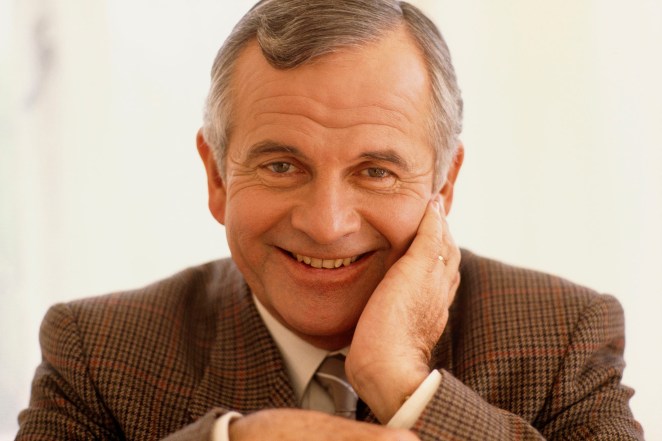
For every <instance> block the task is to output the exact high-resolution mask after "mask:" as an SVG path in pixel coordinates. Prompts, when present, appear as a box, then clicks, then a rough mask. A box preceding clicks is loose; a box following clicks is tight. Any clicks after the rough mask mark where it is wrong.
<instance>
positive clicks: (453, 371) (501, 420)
mask: <svg viewBox="0 0 662 441" xmlns="http://www.w3.org/2000/svg"><path fill="white" fill-rule="evenodd" d="M462 262H463V263H462V268H461V272H462V283H461V286H460V290H459V292H458V294H457V296H456V301H455V303H454V304H453V306H452V308H451V316H450V317H451V318H450V321H449V323H448V326H447V328H446V330H445V332H444V335H443V337H442V340H441V341H440V343H439V345H438V347H437V348H436V352H435V356H436V360H437V361H436V367H437V368H439V369H440V370H441V372H442V384H441V387H440V388H439V390H438V391H437V393H436V395H435V397H434V398H433V400H432V401H431V402H430V405H429V406H428V407H427V409H426V410H425V412H424V413H423V415H421V418H420V419H419V421H418V423H417V424H416V426H415V428H414V430H415V431H416V432H417V433H418V434H419V436H420V437H421V439H423V440H486V439H502V440H513V439H564V440H565V439H605V440H607V439H608V440H617V439H642V434H641V428H640V427H639V425H638V424H637V422H636V421H635V420H634V419H633V417H632V415H631V413H630V411H629V408H628V399H629V397H630V396H631V394H632V392H631V391H630V390H629V389H628V388H626V387H624V386H622V385H621V384H620V378H621V374H622V370H623V366H624V363H623V359H622V351H623V318H622V311H621V310H620V307H619V305H618V303H617V302H616V300H615V299H613V298H611V297H609V296H599V295H597V294H595V293H593V292H591V291H590V290H587V289H585V288H582V287H579V286H576V285H573V284H571V283H569V282H567V281H563V280H561V279H558V278H555V277H552V276H549V275H545V274H541V273H536V272H533V271H528V270H523V269H518V268H513V267H509V266H506V265H503V264H501V263H498V262H495V261H491V260H488V259H484V258H480V257H477V256H475V255H473V254H471V253H469V252H466V251H463V260H462ZM40 340H41V347H42V353H43V362H42V364H41V365H40V366H39V367H38V368H37V371H36V373H35V377H34V381H33V385H32V397H31V401H30V405H29V407H28V408H27V409H26V410H24V411H23V412H22V413H21V414H20V416H19V422H20V431H19V433H18V435H17V439H20V440H54V439H62V440H74V439H81V440H83V439H90V440H91V439H107V440H114V439H118V440H120V439H130V440H155V439H162V438H164V437H168V439H170V440H193V439H207V438H208V436H209V433H210V429H211V427H212V425H213V421H214V419H215V418H216V417H218V416H219V415H222V414H223V413H224V412H226V411H228V410H236V411H239V412H242V413H250V412H253V411H256V410H259V409H264V408H275V407H295V405H296V402H295V398H294V392H293V390H292V387H291V385H290V383H289V380H288V378H287V374H286V371H285V368H284V365H283V361H282V360H281V357H280V354H279V352H278V349H277V348H276V346H275V344H274V343H273V341H272V339H271V337H270V335H269V333H268V331H267V329H266V328H265V326H264V324H263V323H262V321H261V319H260V317H259V315H258V313H257V311H256V310H255V307H254V305H253V303H252V300H251V298H250V293H249V291H248V288H247V287H246V285H245V282H244V281H243V279H242V277H241V275H240V274H239V272H238V271H237V270H236V268H235V267H234V265H233V264H232V262H231V261H230V260H221V261H217V262H212V263H209V264H207V265H203V266H200V267H196V268H191V269H188V270H185V271H183V272H181V273H179V274H177V275H175V276H173V277H171V278H169V279H166V280H164V281H161V282H158V283H156V284H153V285H151V286H148V287H146V288H143V289H140V290H136V291H132V292H122V293H116V294H111V295H107V296H102V297H96V298H91V299H85V300H80V301H76V302H72V303H69V304H60V305H56V306H54V307H53V308H51V309H50V310H49V312H48V313H47V315H46V317H45V319H44V322H43V324H42V328H41V334H40ZM359 413H360V415H361V417H362V418H363V419H364V420H366V421H370V422H375V421H376V420H375V417H374V415H373V414H372V413H371V412H370V411H369V409H363V410H362V411H361V412H359Z"/></svg>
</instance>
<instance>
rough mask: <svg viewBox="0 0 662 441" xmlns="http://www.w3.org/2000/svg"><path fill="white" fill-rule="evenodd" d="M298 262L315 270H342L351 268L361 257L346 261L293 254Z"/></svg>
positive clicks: (346, 259)
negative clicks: (342, 268) (345, 267)
mask: <svg viewBox="0 0 662 441" xmlns="http://www.w3.org/2000/svg"><path fill="white" fill-rule="evenodd" d="M293 256H294V257H295V258H296V259H297V261H298V262H303V263H305V264H306V265H310V266H312V267H313V268H318V269H319V268H326V269H334V268H340V267H341V266H349V265H351V264H352V263H354V262H356V260H357V259H358V258H359V256H354V257H345V258H344V259H317V258H315V257H308V256H303V255H301V254H293Z"/></svg>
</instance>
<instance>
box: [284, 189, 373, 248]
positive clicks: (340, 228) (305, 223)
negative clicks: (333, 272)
mask: <svg viewBox="0 0 662 441" xmlns="http://www.w3.org/2000/svg"><path fill="white" fill-rule="evenodd" d="M307 187H308V188H306V190H305V191H304V194H303V197H302V198H301V200H300V201H298V203H297V204H296V207H295V208H294V210H292V218H291V222H292V226H293V227H294V228H296V229H298V230H299V231H302V232H304V233H305V234H306V235H307V236H308V237H310V238H311V239H312V240H313V241H315V243H318V244H320V245H329V244H333V243H335V242H336V241H338V240H340V239H342V238H344V237H346V236H349V235H351V234H352V233H356V232H358V231H359V230H360V228H361V216H360V214H359V212H358V211H357V208H358V206H357V203H356V200H355V199H356V197H355V195H354V192H353V191H352V189H351V188H347V187H345V186H344V185H343V183H342V182H335V183H331V182H329V180H324V181H318V182H311V183H309V184H308V186H307Z"/></svg>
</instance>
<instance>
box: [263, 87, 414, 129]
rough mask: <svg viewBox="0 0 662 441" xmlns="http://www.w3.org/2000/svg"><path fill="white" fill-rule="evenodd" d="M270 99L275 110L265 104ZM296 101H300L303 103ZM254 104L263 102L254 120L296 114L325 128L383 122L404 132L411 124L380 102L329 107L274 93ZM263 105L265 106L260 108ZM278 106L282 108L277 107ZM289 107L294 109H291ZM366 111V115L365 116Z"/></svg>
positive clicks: (406, 116)
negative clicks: (274, 104) (261, 117)
mask: <svg viewBox="0 0 662 441" xmlns="http://www.w3.org/2000/svg"><path fill="white" fill-rule="evenodd" d="M272 100H274V101H275V102H276V106H275V107H276V109H275V110H272V109H271V106H269V101H272ZM297 101H304V102H305V104H304V103H301V102H297ZM265 102H266V105H265ZM254 103H255V104H258V103H263V104H262V106H260V107H261V108H262V110H260V111H258V112H256V114H255V119H257V118H258V117H260V116H265V115H288V116H299V117H302V118H305V119H307V120H309V121H310V122H312V123H314V124H316V125H318V126H321V127H323V128H327V129H346V128H351V127H358V126H361V125H383V126H386V127H390V128H392V129H394V130H397V131H399V132H401V133H404V134H406V133H407V131H406V130H404V129H403V127H406V126H407V125H412V123H413V122H412V121H411V120H410V118H409V116H408V115H407V114H405V113H403V112H400V111H399V110H397V108H394V109H391V108H387V107H384V106H383V105H380V104H372V105H360V106H351V105H349V106H332V105H330V104H326V103H321V102H320V101H318V100H316V99H314V98H311V97H306V96H300V95H274V96H269V97H263V98H259V99H257V100H255V101H254ZM265 107H266V109H264V108H265ZM281 107H282V109H283V110H280V109H279V108H281ZM293 107H295V108H296V109H295V110H292V108H293ZM366 114H368V115H369V116H367V117H366V116H365V115H366ZM371 118H372V119H371ZM334 120H335V121H334ZM352 120H354V121H352Z"/></svg>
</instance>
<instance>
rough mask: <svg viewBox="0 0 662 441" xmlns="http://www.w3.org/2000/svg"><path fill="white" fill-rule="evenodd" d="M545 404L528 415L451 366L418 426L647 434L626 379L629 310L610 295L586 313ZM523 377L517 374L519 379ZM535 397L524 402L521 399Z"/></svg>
mask: <svg viewBox="0 0 662 441" xmlns="http://www.w3.org/2000/svg"><path fill="white" fill-rule="evenodd" d="M568 341H569V345H568V347H567V348H565V349H564V350H563V351H562V359H561V361H560V364H559V366H560V368H558V367H557V368H556V369H557V373H556V374H555V375H554V376H553V381H552V383H551V384H550V385H549V386H550V387H549V389H548V393H547V396H541V397H539V402H540V403H543V404H542V405H541V411H540V412H539V413H538V414H537V416H536V418H535V419H533V420H532V421H526V420H524V419H523V418H521V417H519V416H518V415H516V414H515V413H510V412H507V411H505V410H502V409H499V408H497V407H495V406H493V405H491V404H490V403H489V402H488V401H486V400H485V399H484V398H483V397H481V396H479V395H478V394H477V393H476V392H474V391H473V390H472V389H470V388H469V387H467V386H466V385H464V384H463V383H462V382H461V381H460V380H458V379H457V378H455V377H454V376H453V375H451V374H450V373H448V372H446V371H442V381H441V385H440V387H439V389H438V390H437V392H436V394H435V396H434V397H433V399H432V400H431V401H430V403H429V404H428V406H427V408H426V410H425V411H424V412H423V414H422V415H421V417H420V418H419V420H418V421H417V423H416V425H415V427H414V431H415V432H417V434H418V435H419V436H420V437H421V439H422V440H426V441H427V440H430V441H431V440H460V439H461V440H485V439H491V440H504V441H505V440H513V439H526V440H529V439H530V440H544V439H547V440H641V439H643V433H642V429H641V426H640V425H639V424H638V423H637V422H636V421H635V420H634V418H633V416H632V413H631V412H630V409H629V406H628V401H629V399H630V397H631V395H632V391H631V390H630V389H629V388H627V387H625V386H623V385H622V384H621V377H622V373H623V368H624V365H625V364H624V361H623V341H624V337H623V312H622V310H621V308H620V305H619V304H618V302H617V301H616V300H615V299H614V298H612V297H608V296H598V297H595V298H594V300H593V301H591V302H589V303H588V305H587V306H586V308H584V310H583V312H582V313H581V314H580V317H579V320H578V321H577V323H576V325H575V328H574V330H573V331H572V333H571V335H570V338H569V340H568ZM513 380H514V381H517V380H518V379H517V378H514V379H513ZM527 404H528V405H531V406H534V405H537V404H535V403H521V406H527Z"/></svg>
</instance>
